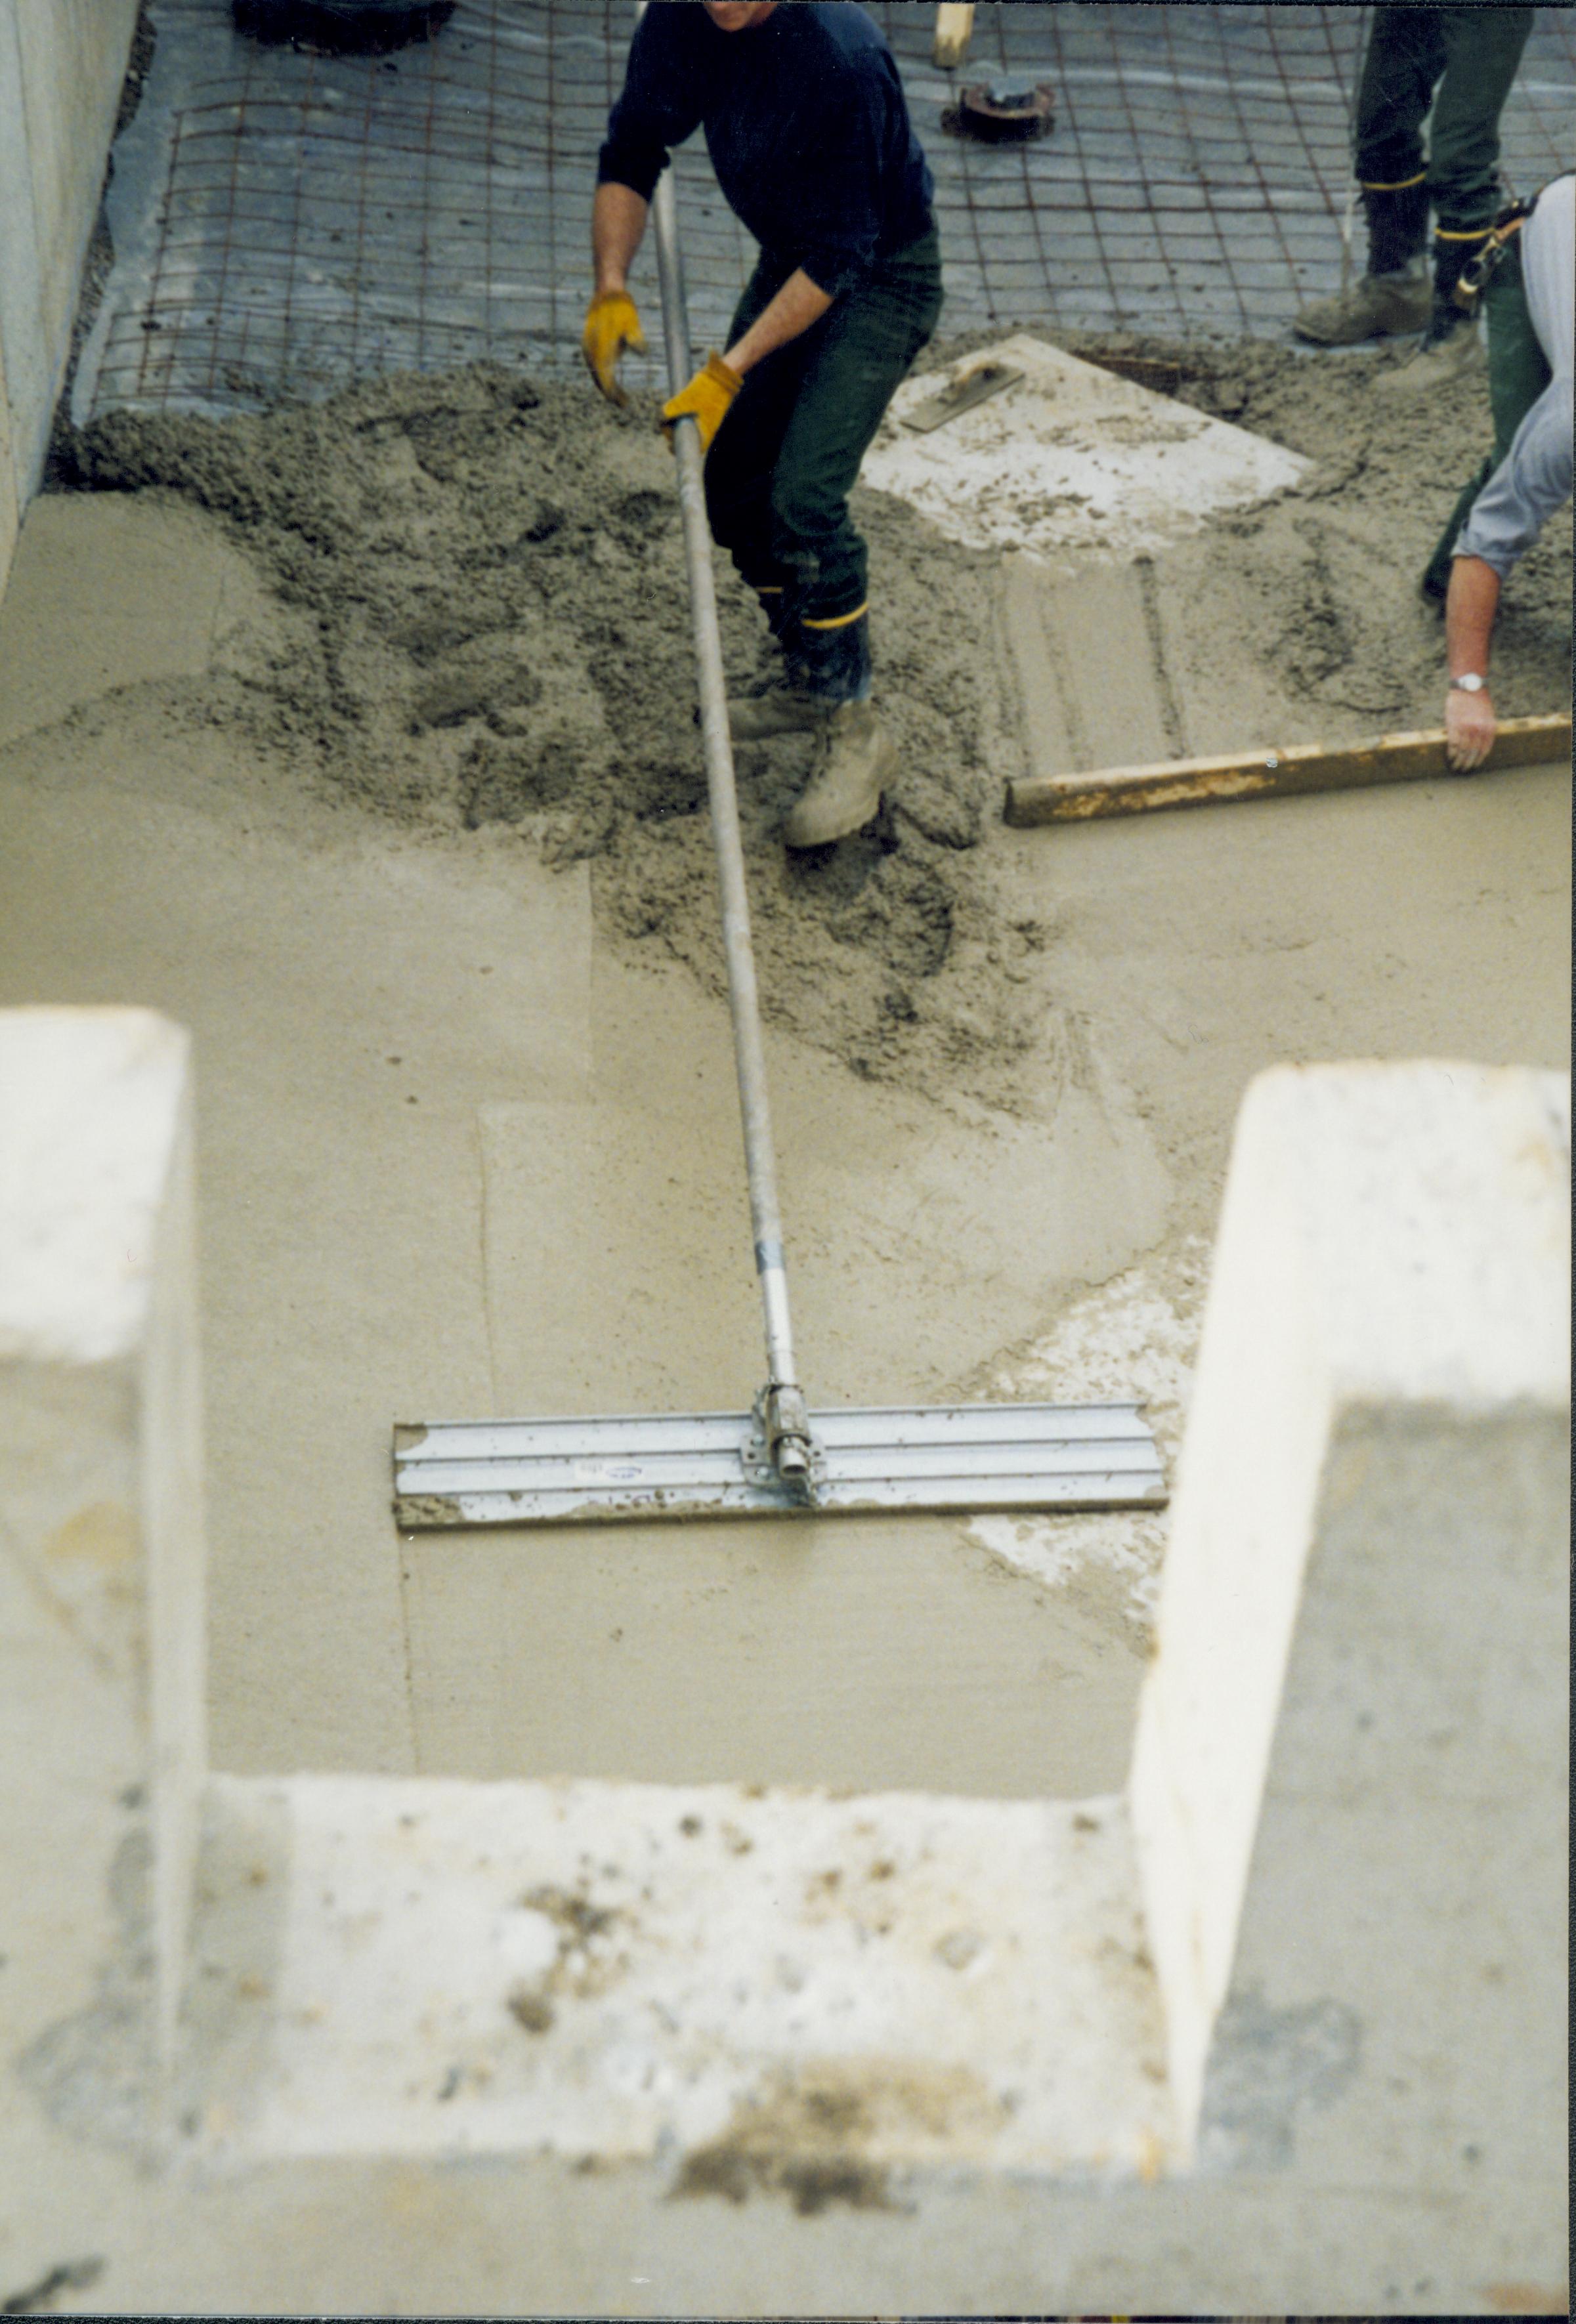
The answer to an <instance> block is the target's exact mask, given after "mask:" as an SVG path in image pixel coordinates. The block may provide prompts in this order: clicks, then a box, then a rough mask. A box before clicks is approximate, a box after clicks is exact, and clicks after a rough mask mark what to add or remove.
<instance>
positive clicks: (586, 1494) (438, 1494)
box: [394, 1404, 1166, 1532]
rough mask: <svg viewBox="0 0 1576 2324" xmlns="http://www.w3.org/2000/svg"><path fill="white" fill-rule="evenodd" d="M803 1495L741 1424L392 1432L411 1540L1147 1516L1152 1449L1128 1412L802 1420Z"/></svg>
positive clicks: (837, 1415)
mask: <svg viewBox="0 0 1576 2324" xmlns="http://www.w3.org/2000/svg"><path fill="white" fill-rule="evenodd" d="M809 1421H810V1433H811V1436H812V1439H813V1441H814V1443H815V1446H816V1461H815V1470H814V1474H813V1477H812V1480H811V1482H810V1487H809V1491H808V1494H807V1495H806V1493H804V1492H801V1491H799V1490H797V1489H795V1488H793V1487H791V1486H789V1485H788V1484H785V1483H784V1481H783V1480H782V1479H781V1478H780V1477H779V1475H778V1473H777V1471H776V1470H775V1469H774V1467H773V1465H772V1462H771V1460H770V1454H769V1452H768V1449H767V1443H766V1437H765V1432H764V1430H763V1428H762V1426H761V1424H760V1420H759V1418H757V1417H756V1416H752V1415H751V1414H749V1413H728V1412H716V1413H691V1414H685V1415H679V1416H671V1417H666V1418H663V1417H646V1418H640V1417H635V1416H631V1417H628V1418H624V1419H611V1418H610V1419H599V1420H512V1421H504V1420H500V1421H485V1420H483V1421H460V1422H452V1423H440V1424H438V1425H436V1426H433V1427H429V1428H401V1429H400V1430H399V1431H398V1432H397V1433H396V1437H395V1445H394V1470H395V1492H396V1499H395V1503H394V1510H395V1515H396V1517H398V1520H399V1522H400V1524H401V1526H403V1527H404V1528H405V1529H406V1530H407V1531H408V1532H423V1531H431V1530H439V1529H442V1528H445V1527H449V1526H483V1525H510V1526H521V1525H582V1524H587V1523H595V1524H610V1523H614V1522H617V1521H619V1520H621V1519H629V1520H643V1521H650V1519H652V1518H656V1517H676V1518H684V1519H692V1518H696V1517H786V1516H794V1515H818V1516H825V1517H847V1516H854V1515H858V1514H860V1513H862V1512H864V1513H871V1514H875V1513H879V1512H880V1511H883V1510H884V1511H890V1510H894V1509H908V1510H915V1511H923V1510H945V1509H965V1510H974V1509H1021V1508H1035V1509H1098V1508H1155V1507H1157V1506H1158V1505H1160V1504H1161V1503H1163V1502H1164V1500H1165V1498H1166V1489H1165V1482H1164V1479H1163V1477H1162V1474H1161V1469H1160V1461H1159V1455H1158V1454H1157V1451H1156V1449H1155V1440H1154V1438H1153V1437H1152V1436H1151V1434H1150V1433H1149V1430H1148V1428H1147V1425H1146V1424H1145V1422H1144V1420H1143V1418H1142V1417H1141V1416H1140V1414H1139V1410H1138V1406H1137V1405H1133V1404H1089V1405H1056V1404H962V1405H936V1406H912V1407H902V1408H899V1409H895V1410H880V1411H868V1412H865V1411H858V1410H855V1409H853V1408H844V1409H841V1410H830V1411H825V1412H812V1413H811V1414H810V1415H809Z"/></svg>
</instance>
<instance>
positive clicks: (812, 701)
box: [728, 686, 827, 742]
mask: <svg viewBox="0 0 1576 2324" xmlns="http://www.w3.org/2000/svg"><path fill="white" fill-rule="evenodd" d="M826 712H827V705H826V704H825V702H817V701H816V697H815V696H814V695H813V694H804V693H801V692H800V691H799V689H798V688H797V687H792V686H772V687H768V688H767V690H766V692H765V693H764V694H742V695H740V694H731V695H730V696H728V725H729V728H730V729H731V731H732V733H733V740H734V742H769V741H770V738H771V736H772V735H774V734H810V733H814V732H815V730H816V727H817V726H819V725H820V724H821V723H822V721H823V719H824V718H825V716H826Z"/></svg>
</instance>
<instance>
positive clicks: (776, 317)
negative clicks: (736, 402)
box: [723, 266, 832, 379]
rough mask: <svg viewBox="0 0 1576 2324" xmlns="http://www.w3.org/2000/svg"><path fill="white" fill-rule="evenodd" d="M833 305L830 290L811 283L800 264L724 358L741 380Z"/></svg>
mask: <svg viewBox="0 0 1576 2324" xmlns="http://www.w3.org/2000/svg"><path fill="white" fill-rule="evenodd" d="M831 304H832V300H831V295H830V293H829V292H827V291H823V290H822V289H821V288H820V287H819V285H818V284H816V283H815V282H812V281H811V280H810V278H809V276H808V275H807V274H806V272H805V270H804V268H803V267H802V266H801V267H800V268H799V269H798V270H797V272H795V273H793V274H790V275H789V276H788V281H786V282H785V283H784V284H783V286H782V289H781V290H780V291H779V292H778V294H777V296H776V298H775V299H774V300H772V302H771V304H770V307H768V308H767V309H766V310H765V312H764V313H763V314H760V315H759V316H757V318H756V319H755V321H754V322H753V323H751V326H750V328H749V329H748V330H747V331H746V332H745V334H744V336H743V337H742V339H740V340H738V341H737V342H736V344H735V345H734V346H731V347H730V348H729V349H728V352H727V354H726V355H724V356H723V362H724V363H725V364H727V365H728V367H729V369H730V370H731V371H736V372H737V373H738V374H739V376H740V378H741V379H742V378H743V377H744V375H745V374H746V373H747V372H749V371H751V370H752V369H753V367H754V365H755V364H758V363H760V360H761V358H762V357H763V356H764V355H771V354H772V353H773V352H774V351H775V350H776V349H777V348H778V347H786V346H787V345H788V341H789V340H790V339H797V337H799V335H800V333H801V332H802V331H807V330H808V329H809V327H810V326H811V324H812V323H818V322H819V321H820V319H821V318H822V316H823V315H824V314H825V312H826V309H827V308H828V307H830V305H831Z"/></svg>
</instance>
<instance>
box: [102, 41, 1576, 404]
mask: <svg viewBox="0 0 1576 2324" xmlns="http://www.w3.org/2000/svg"><path fill="white" fill-rule="evenodd" d="M871 14H872V15H873V16H874V17H875V18H876V19H877V21H878V22H879V23H880V25H881V27H882V29H883V31H884V32H886V34H887V37H888V39H889V41H890V42H891V44H892V46H893V49H894V51H896V53H897V56H898V58H899V63H900V65H901V68H902V71H903V77H904V81H905V84H906V86H907V88H908V96H909V100H910V104H911V106H912V108H913V112H914V115H915V120H916V123H917V126H918V129H919V132H920V134H921V136H922V138H923V140H924V142H925V145H926V151H927V152H928V154H929V156H930V160H931V164H932V167H933V169H934V171H935V178H936V206H937V211H938V216H939V221H940V225H941V230H942V237H943V244H944V250H945V261H946V280H947V305H946V311H945V317H944V319H943V324H942V328H943V330H944V331H945V332H958V331H966V330H976V329H981V328H986V327H992V326H996V325H1012V324H1031V325H1032V324H1035V323H1049V324H1054V325H1061V326H1063V327H1070V328H1080V329H1094V330H1120V329H1128V330H1141V331H1149V332H1154V333H1157V334H1163V335H1166V336H1168V337H1239V336H1248V335H1276V334H1279V333H1281V332H1283V331H1284V330H1285V328H1286V325H1287V323H1288V322H1289V320H1290V318H1291V317H1292V315H1293V314H1294V313H1295V310H1296V309H1297V308H1298V307H1299V306H1300V305H1301V304H1302V303H1303V302H1304V300H1306V299H1307V298H1308V297H1310V296H1311V295H1315V294H1316V293H1317V292H1319V291H1323V290H1325V289H1328V288H1331V287H1332V286H1333V284H1334V283H1335V282H1336V281H1337V280H1338V279H1339V274H1340V268H1341V236H1340V219H1341V211H1342V209H1343V208H1344V205H1345V202H1346V199H1347V194H1348V188H1349V183H1350V161H1349V121H1350V103H1351V90H1352V87H1353V83H1354V79H1355V77H1356V72H1357V69H1358V64H1359V58H1360V54H1361V49H1362V42H1363V40H1364V38H1365V35H1366V27H1367V20H1368V16H1369V11H1368V10H1367V9H1363V8H1352V7H1341V6H1332V7H1313V6H1296V5H1224V6H1215V5H1194V6H1185V7H1184V6H1175V5H1174V6H1166V5H1142V0H1118V4H1117V5H1098V6H1095V5H1073V0H1063V5H1034V0H1013V5H991V6H986V7H982V9H981V10H980V12H979V16H978V19H977V23H976V31H975V36H974V44H973V50H972V55H971V58H970V60H969V64H968V67H967V68H966V69H965V72H964V74H963V76H962V77H963V78H971V77H972V78H996V77H998V76H1000V77H1003V78H1009V79H1011V80H1013V81H1014V82H1018V83H1021V82H1024V81H1034V80H1043V81H1046V82H1047V83H1048V84H1049V85H1050V86H1051V88H1053V90H1054V91H1055V103H1056V116H1055V127H1054V129H1053V131H1052V134H1050V135H1049V136H1048V137H1046V138H1045V139H1042V140H1039V141H1037V142H1036V143H1032V144H1027V145H1018V146H1005V147H991V146H985V145H980V144H975V143H965V142H963V141H962V140H960V139H957V138H955V137H953V136H950V135H948V134H945V133H944V132H943V130H942V128H941V126H940V118H941V113H942V110H943V107H944V106H945V105H946V104H947V103H948V101H949V99H950V98H951V97H953V96H954V94H955V88H956V80H957V78H958V77H955V76H954V77H952V78H949V77H948V76H946V75H945V74H943V73H940V72H938V71H936V70H935V68H934V67H933V65H932V63H931V60H930V42H931V37H932V30H933V25H934V18H935V12H934V9H933V8H931V7H930V6H928V5H920V0H885V5H881V0H876V5H871ZM152 16H153V21H154V24H155V27H156V31H157V34H158V45H157V48H156V51H155V54H154V61H153V67H152V73H151V75H150V77H149V78H148V81H147V84H146V87H145V89H144V94H143V103H142V106H141V108H140V110H139V111H138V113H137V115H136V117H135V118H134V121H133V123H132V124H131V126H130V127H129V129H128V130H127V131H126V132H125V133H124V134H123V136H122V138H121V140H120V142H119V143H118V144H117V146H116V149H115V173H114V178H113V180H112V184H111V189H110V225H111V230H112V233H113V235H114V238H115V251H116V258H115V267H114V269H113V272H112V273H111V276H110V280H109V282H108V285H107V288H106V295H105V300H104V304H103V306H102V308H101V309H100V311H99V314H98V317H97V320H96V323H95V327H94V329H93V331H92V333H91V334H90V337H89V339H88V345H87V346H86V348H85V350H84V355H83V360H82V363H81V364H80V366H79V369H78V381H77V386H76V392H75V396H74V401H73V417H74V418H75V419H76V420H78V423H80V422H81V421H83V420H86V419H87V418H88V417H89V416H91V415H93V414H96V413H99V412H103V411H105V410H111V409H114V408H116V407H129V408H133V409H136V410H166V409H206V410H214V411H226V410H248V409H253V410H254V409H257V408H259V407H261V406H264V405H266V404H269V403H272V402H274V401H279V400H281V399H295V400H300V399H310V398H312V397H316V396H319V395H322V394H325V393H327V392H330V391H331V390H332V389H334V388H335V387H336V386H340V385H342V384H344V383H346V381H347V380H350V379H354V378H357V377H363V376H365V375H367V374H373V373H378V372H385V371H391V370H404V369H411V370H435V369H441V368H445V367H447V366H449V365H452V364H459V363H464V362H468V361H471V360H473V359H475V358H476V357H482V356H485V357H491V358H493V359H494V360H498V361H502V362H505V363H509V364H529V365H530V366H531V367H532V368H533V369H536V370H539V371H540V370H549V371H556V370H560V369H563V368H565V367H566V366H567V365H570V364H573V363H574V362H576V360H577V356H576V348H577V345H578V340H579V333H580V325H581V319H582V316H583V312H584V307H585V296H586V292H587V288H588V272H589V270H588V251H589V241H590V206H591V195H592V189H593V181H594V172H595V159H596V149H597V146H598V144H599V143H600V141H601V138H602V135H603V133H604V124H605V120H606V115H607V109H608V106H609V105H610V104H611V102H612V100H613V96H614V94H615V93H616V89H617V87H618V84H619V81H620V79H621V78H622V69H623V60H624V56H625V52H626V51H627V47H628V42H629V37H630V31H631V18H632V10H631V7H630V6H629V5H627V0H459V5H458V6H457V8H456V12H455V14H454V16H453V17H452V18H451V19H450V21H449V23H448V24H447V26H446V27H445V28H444V29H443V30H442V31H441V32H439V33H438V35H437V37H436V38H435V39H433V40H431V41H428V42H417V43H416V44H414V45H413V46H411V47H410V48H407V49H403V50H401V51H397V52H396V53H394V54H392V55H390V56H384V57H378V56H358V57H345V56H327V55H320V54H315V53H311V52H309V51H304V50H300V49H290V48H281V47H274V46H264V45H262V44H260V43H258V42H255V41H253V40H251V39H248V38H246V37H244V35H242V34H240V33H238V32H236V31H235V28H234V25H233V23H232V21H231V12H230V7H229V0H153V6H152ZM1573 128H1576V18H1573V16H1572V14H1571V13H1568V12H1567V11H1565V10H1564V9H1562V8H1540V9H1539V10H1538V11H1537V15H1536V20H1535V26H1534V30H1533V34H1532V37H1531V40H1530V41H1529V42H1528V46H1527V50H1526V53H1525V58H1524V60H1523V65H1522V70H1521V74H1520V77H1519V78H1518V80H1517V83H1516V88H1515V89H1514V90H1513V91H1512V94H1511V97H1510V100H1509V103H1508V105H1507V108H1506V114H1505V120H1504V139H1505V154H1504V168H1505V174H1506V176H1507V180H1508V181H1509V183H1510V185H1511V186H1512V187H1513V188H1514V189H1516V190H1528V189H1531V188H1532V187H1534V186H1535V185H1536V184H1537V183H1538V182H1539V181H1540V180H1542V179H1544V178H1545V177H1547V176H1549V175H1551V174H1552V173H1553V171H1556V170H1558V169H1561V168H1563V167H1566V166H1568V164H1569V156H1570V153H1571V146H1572V134H1571V133H1572V129H1573ZM678 190H679V197H680V201H681V205H682V217H683V222H684V239H685V254H686V271H687V279H688V285H689V295H690V307H691V312H692V317H693V320H694V326H695V330H696V337H697V339H698V340H700V341H701V342H702V343H705V342H706V341H710V342H714V343H718V344H721V343H723V341H724V339H725V335H726V330H727V323H728V318H729V315H730V313H731V311H732V308H733V301H734V300H735V298H736V297H737V295H738V291H739V289H740V286H741V285H742V281H743V279H744V276H745V274H746V273H747V272H748V269H749V264H750V261H751V246H750V244H749V242H748V239H747V237H746V236H745V235H744V234H743V233H742V229H741V228H740V227H739V226H738V225H737V223H736V221H735V220H734V219H733V217H732V215H731V214H730V212H729V211H728V209H727V208H726V206H725V204H724V203H723V200H722V198H721V196H720V194H719V192H718V190H717V188H716V184H715V181H714V179H713V177H712V174H711V171H710V169H709V166H708V164H707V161H706V158H705V150H704V145H703V144H702V143H701V142H700V141H698V140H697V141H696V142H695V143H692V144H691V145H690V146H688V147H687V148H686V149H685V151H684V152H683V154H682V155H681V157H680V161H679V165H678ZM644 263H646V262H644V261H642V264H644ZM638 287H640V286H639V285H638V284H637V288H638ZM650 303H651V304H652V305H653V306H654V293H653V294H652V297H651V299H650ZM653 345H655V334H653ZM647 368H648V376H647V378H646V381H645V384H647V385H648V386H650V388H652V389H654V388H655V387H656V386H657V384H658V373H657V366H656V364H655V361H654V360H653V361H651V362H650V364H649V366H648V367H647ZM633 377H634V378H635V379H636V380H638V379H639V377H640V366H638V365H637V366H635V368H634V373H633Z"/></svg>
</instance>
